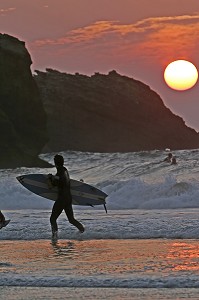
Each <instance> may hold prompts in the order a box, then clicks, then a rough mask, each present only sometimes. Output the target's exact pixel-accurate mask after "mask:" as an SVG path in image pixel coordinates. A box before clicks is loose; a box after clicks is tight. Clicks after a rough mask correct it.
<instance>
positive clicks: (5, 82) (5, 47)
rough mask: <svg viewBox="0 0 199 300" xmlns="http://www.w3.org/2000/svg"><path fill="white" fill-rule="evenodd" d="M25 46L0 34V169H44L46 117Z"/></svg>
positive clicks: (10, 37) (12, 38)
mask: <svg viewBox="0 0 199 300" xmlns="http://www.w3.org/2000/svg"><path fill="white" fill-rule="evenodd" d="M31 64H32V61H31V58H30V55H29V53H28V51H27V50H26V48H25V43H24V42H21V41H19V40H18V39H16V38H14V37H12V36H9V35H6V34H0V135H1V147H0V168H9V167H10V168H13V167H19V166H29V167H31V166H46V163H45V162H44V161H42V160H40V159H39V158H38V154H39V153H40V152H41V149H42V147H43V146H44V145H45V143H46V142H47V131H46V115H45V111H44V109H43V105H42V102H41V99H40V95H39V90H38V87H37V85H36V83H35V81H34V79H33V76H32V73H31V70H30V65H31Z"/></svg>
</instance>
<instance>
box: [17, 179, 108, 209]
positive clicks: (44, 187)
mask: <svg viewBox="0 0 199 300" xmlns="http://www.w3.org/2000/svg"><path fill="white" fill-rule="evenodd" d="M17 180H18V181H19V182H20V183H21V184H22V185H23V186H24V187H25V188H26V189H28V190H29V191H31V192H32V193H34V194H36V195H39V196H41V197H43V198H46V199H49V200H53V201H55V200H56V199H57V196H58V188H57V187H56V186H53V185H52V183H51V181H50V180H49V178H48V175H46V174H28V175H21V176H18V177H17ZM70 184H71V195H72V204H74V205H83V206H95V205H104V207H105V204H106V201H105V199H106V197H107V194H106V193H104V192H103V191H101V190H99V189H97V188H96V187H94V186H92V185H89V184H87V183H84V182H81V181H78V180H74V179H70ZM105 210H106V207H105Z"/></svg>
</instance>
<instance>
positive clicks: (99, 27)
mask: <svg viewBox="0 0 199 300" xmlns="http://www.w3.org/2000/svg"><path fill="white" fill-rule="evenodd" d="M198 32H199V14H196V15H182V16H174V17H154V18H147V19H143V20H140V21H138V22H136V23H133V24H121V23H119V22H118V21H98V22H95V23H93V24H90V25H88V26H85V27H81V28H77V29H74V30H72V31H69V32H68V33H66V35H65V36H63V37H60V38H57V39H41V40H36V41H34V43H33V44H32V45H31V47H33V48H34V50H36V49H37V48H42V47H43V48H45V49H46V47H47V48H48V49H49V47H51V50H53V49H54V51H56V50H57V51H59V53H62V54H63V53H64V52H65V53H69V52H70V51H71V52H73V55H74V51H77V53H79V51H81V53H82V55H83V53H84V52H85V51H86V52H88V51H90V52H91V53H93V55H94V54H95V55H97V56H98V57H101V58H103V57H104V58H105V57H107V58H108V57H111V59H113V57H115V58H116V57H119V58H121V57H122V59H123V60H126V61H127V60H128V59H129V60H130V59H132V58H136V57H139V58H142V59H146V60H149V59H150V58H152V59H159V60H161V61H162V64H166V63H167V61H169V60H172V59H175V56H177V55H178V57H182V58H183V57H185V56H187V55H189V56H190V55H194V54H193V53H194V51H196V50H195V49H196V46H197V49H198V47H199V39H198Z"/></svg>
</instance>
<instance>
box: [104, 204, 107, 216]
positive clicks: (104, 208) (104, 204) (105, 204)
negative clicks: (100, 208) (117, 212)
mask: <svg viewBox="0 0 199 300" xmlns="http://www.w3.org/2000/svg"><path fill="white" fill-rule="evenodd" d="M104 209H105V212H106V214H107V208H106V204H104Z"/></svg>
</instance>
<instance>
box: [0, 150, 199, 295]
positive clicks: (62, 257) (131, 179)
mask: <svg viewBox="0 0 199 300" xmlns="http://www.w3.org/2000/svg"><path fill="white" fill-rule="evenodd" d="M172 153H173V155H175V157H176V159H177V165H171V164H170V163H166V162H164V161H163V160H164V158H165V157H166V156H167V155H168V151H165V150H164V151H160V150H154V151H143V152H134V153H89V152H75V151H67V152H61V153H60V154H62V155H63V156H64V159H65V166H66V167H67V169H68V171H69V173H70V177H71V178H73V179H76V180H80V179H83V180H84V182H86V183H88V184H91V185H93V186H96V187H97V188H99V189H101V190H103V191H104V192H105V193H107V194H108V197H107V198H106V206H107V210H108V213H107V214H106V212H105V210H104V208H103V206H96V207H94V208H93V207H81V206H73V208H74V213H75V217H76V218H77V219H78V220H80V221H81V222H82V223H83V224H84V226H85V228H86V231H85V233H83V234H80V233H79V232H78V231H77V230H76V228H74V227H73V226H72V225H70V224H69V223H68V221H67V220H66V217H65V215H64V213H62V215H61V216H60V218H59V219H58V226H59V236H58V240H57V241H56V242H55V241H52V240H51V228H50V223H49V217H50V213H51V208H52V205H53V201H50V200H47V199H44V198H41V197H39V196H37V195H34V194H32V193H31V192H29V191H28V190H27V189H25V188H24V187H23V186H22V185H20V184H19V182H18V181H17V180H16V177H17V176H19V175H24V174H30V173H42V174H43V173H46V174H49V173H52V174H54V173H55V171H56V170H55V168H54V167H52V168H45V169H44V168H25V167H21V168H17V169H5V170H0V209H1V210H2V212H3V213H4V214H5V216H6V219H11V222H10V223H9V225H8V226H7V227H6V228H4V229H2V230H0V245H1V249H0V250H1V262H0V273H1V280H0V294H1V295H3V296H2V297H3V298H5V297H6V298H7V299H34V298H37V299H80V298H82V299H84V298H85V299H94V298H95V299H113V298H115V297H118V299H138V298H139V299H176V298H177V297H178V299H181V297H182V298H183V299H188V298H189V299H190V298H191V299H197V293H198V289H199V242H198V239H199V230H198V227H199V226H198V225H199V222H198V216H199V159H198V158H199V149H193V150H178V151H172ZM54 155H55V153H47V154H42V155H40V157H41V158H42V159H44V160H45V161H48V162H49V163H51V164H53V157H54ZM143 288H144V291H143ZM165 288H172V290H170V289H169V291H168V289H167V291H166V290H165ZM13 295H14V296H13ZM182 295H183V296H182ZM42 297H43V298H42ZM51 297H52V298H51ZM56 297H57V298H56ZM0 298H1V297H0ZM3 298H2V299H3Z"/></svg>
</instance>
